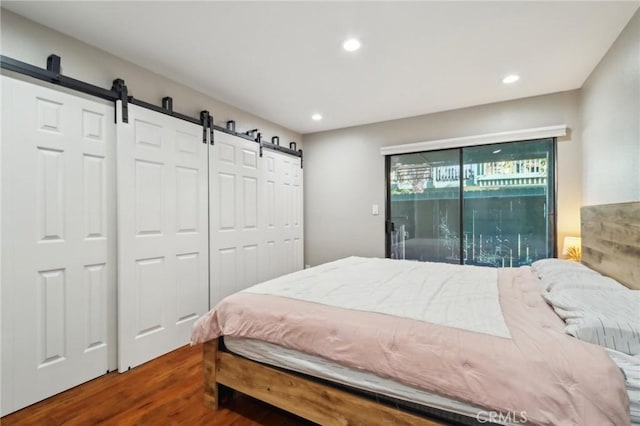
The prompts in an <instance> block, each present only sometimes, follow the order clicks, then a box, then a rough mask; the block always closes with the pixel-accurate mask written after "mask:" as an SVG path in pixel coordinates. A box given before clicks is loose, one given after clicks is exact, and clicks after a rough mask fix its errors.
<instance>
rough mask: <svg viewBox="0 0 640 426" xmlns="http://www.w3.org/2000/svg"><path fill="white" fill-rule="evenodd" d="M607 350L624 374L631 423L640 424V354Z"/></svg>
mask: <svg viewBox="0 0 640 426" xmlns="http://www.w3.org/2000/svg"><path fill="white" fill-rule="evenodd" d="M605 351H606V352H607V355H609V357H610V358H611V359H612V360H613V362H615V363H616V365H617V366H618V368H620V370H622V372H623V374H624V384H625V386H626V388H627V395H628V396H629V413H630V414H631V424H632V425H640V354H638V355H636V356H630V355H627V354H625V353H622V352H618V351H614V350H613V349H608V348H605Z"/></svg>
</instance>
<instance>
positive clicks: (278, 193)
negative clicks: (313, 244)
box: [260, 149, 304, 280]
mask: <svg viewBox="0 0 640 426" xmlns="http://www.w3.org/2000/svg"><path fill="white" fill-rule="evenodd" d="M262 161H263V162H264V165H263V167H262V174H261V179H260V182H261V190H262V191H261V203H260V205H261V211H262V212H263V216H264V232H263V238H264V241H263V242H264V256H263V266H262V271H263V276H262V280H269V279H272V278H275V277H278V276H280V275H284V274H288V273H290V272H294V271H298V270H300V269H302V268H303V250H304V249H303V225H302V216H303V206H302V203H303V175H302V168H301V167H300V161H301V160H300V158H298V157H293V156H291V155H287V154H283V153H280V152H276V151H271V150H267V149H265V150H264V153H263V158H262Z"/></svg>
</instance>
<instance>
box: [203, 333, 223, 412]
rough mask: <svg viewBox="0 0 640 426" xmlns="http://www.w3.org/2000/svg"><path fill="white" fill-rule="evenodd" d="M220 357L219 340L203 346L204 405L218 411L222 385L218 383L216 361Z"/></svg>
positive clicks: (210, 341)
mask: <svg viewBox="0 0 640 426" xmlns="http://www.w3.org/2000/svg"><path fill="white" fill-rule="evenodd" d="M217 357H218V339H214V340H209V341H208V342H205V343H204V345H203V346H202V364H203V367H204V404H205V405H206V406H207V407H209V408H211V409H213V410H217V409H218V407H219V406H220V385H218V382H217V381H216V359H217Z"/></svg>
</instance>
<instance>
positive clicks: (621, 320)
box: [543, 288, 640, 355]
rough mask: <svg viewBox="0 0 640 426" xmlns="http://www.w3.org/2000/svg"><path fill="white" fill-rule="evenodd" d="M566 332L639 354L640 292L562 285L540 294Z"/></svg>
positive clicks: (628, 352)
mask: <svg viewBox="0 0 640 426" xmlns="http://www.w3.org/2000/svg"><path fill="white" fill-rule="evenodd" d="M543 297H544V299H545V300H546V301H547V302H548V303H549V304H550V305H551V306H552V307H553V308H554V310H555V311H556V313H557V314H558V316H560V317H561V318H562V319H564V320H565V323H566V326H565V332H566V333H567V334H569V335H571V336H574V337H576V338H578V339H580V340H583V341H585V342H590V343H594V344H596V345H600V346H604V347H607V348H610V349H614V350H617V351H619V352H624V353H626V354H629V355H636V354H640V291H637V290H628V291H611V290H609V289H591V290H589V291H584V290H581V289H577V288H565V289H563V290H557V291H552V292H549V293H544V294H543Z"/></svg>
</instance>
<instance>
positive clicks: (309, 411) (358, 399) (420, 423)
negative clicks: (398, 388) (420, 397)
mask: <svg viewBox="0 0 640 426" xmlns="http://www.w3.org/2000/svg"><path fill="white" fill-rule="evenodd" d="M222 347H223V346H222V337H220V338H218V339H215V340H210V341H208V342H205V343H204V349H203V357H204V359H203V363H204V394H205V396H204V400H205V404H206V405H207V406H209V407H210V408H212V409H214V410H216V409H218V407H219V406H220V403H221V401H220V393H221V391H222V386H226V387H229V388H231V389H233V390H236V391H238V392H241V393H243V394H245V395H249V396H251V397H253V398H256V399H259V400H261V401H264V402H266V403H268V404H271V405H274V406H276V407H278V408H281V409H283V410H285V411H288V412H290V413H293V414H296V415H298V416H300V417H302V418H305V419H307V420H311V421H312V422H315V423H318V424H322V425H366V424H371V419H376V424H383V425H398V426H405V425H416V426H437V425H445V423H441V422H437V421H434V420H429V419H426V418H423V417H420V416H418V415H416V414H413V413H410V412H407V411H403V410H400V409H398V408H393V407H389V406H388V405H384V404H380V403H377V402H375V401H373V400H371V399H368V398H366V397H363V396H359V395H355V394H352V393H349V392H347V391H344V390H341V389H337V388H335V387H333V386H330V385H326V384H322V383H320V382H318V381H316V380H313V379H308V378H305V377H303V376H301V375H298V374H292V373H287V372H284V371H282V370H279V369H276V368H273V367H269V366H266V365H263V364H260V363H257V362H254V361H251V360H248V359H246V358H243V357H241V356H238V355H234V354H232V353H230V352H225V351H223V350H221V348H222Z"/></svg>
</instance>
